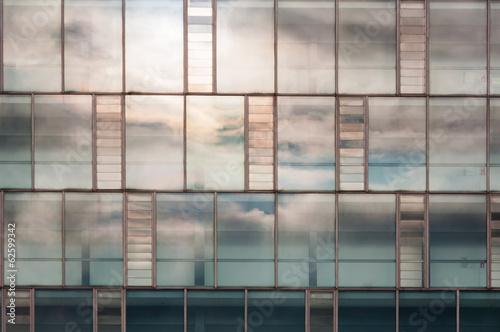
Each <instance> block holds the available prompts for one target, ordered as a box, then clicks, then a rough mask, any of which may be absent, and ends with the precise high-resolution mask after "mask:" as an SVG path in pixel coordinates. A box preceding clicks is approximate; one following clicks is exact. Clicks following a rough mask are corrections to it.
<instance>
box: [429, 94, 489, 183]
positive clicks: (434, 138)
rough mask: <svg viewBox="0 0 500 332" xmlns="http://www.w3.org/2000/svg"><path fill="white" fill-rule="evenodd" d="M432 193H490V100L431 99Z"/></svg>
mask: <svg viewBox="0 0 500 332" xmlns="http://www.w3.org/2000/svg"><path fill="white" fill-rule="evenodd" d="M429 117H430V132H429V190H450V191H461V190H467V191H473V190H474V191H484V190H486V100H485V99H479V98H452V99H444V98H431V99H430V106H429Z"/></svg>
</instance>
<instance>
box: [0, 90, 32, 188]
mask: <svg viewBox="0 0 500 332" xmlns="http://www.w3.org/2000/svg"><path fill="white" fill-rule="evenodd" d="M30 105H31V98H30V97H27V96H2V97H0V174H2V176H0V188H24V189H28V188H31V106H30Z"/></svg>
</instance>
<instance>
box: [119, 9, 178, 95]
mask: <svg viewBox="0 0 500 332" xmlns="http://www.w3.org/2000/svg"><path fill="white" fill-rule="evenodd" d="M117 23H119V22H116V24H117ZM183 29H184V28H183V6H182V1H176V0H163V1H143V0H126V1H125V38H126V39H125V52H126V54H125V60H126V63H125V66H126V69H125V72H126V77H125V81H126V84H127V91H128V92H182V91H183V90H184V85H183V84H184V80H183V75H184V71H183V69H184V64H183V54H184V51H183V50H184V47H183V40H184V33H183V31H184V30H183ZM117 62H119V61H117Z"/></svg>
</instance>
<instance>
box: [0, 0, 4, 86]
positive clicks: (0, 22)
mask: <svg viewBox="0 0 500 332" xmlns="http://www.w3.org/2000/svg"><path fill="white" fill-rule="evenodd" d="M0 8H1V13H0V91H2V92H3V63H4V61H3V0H0Z"/></svg>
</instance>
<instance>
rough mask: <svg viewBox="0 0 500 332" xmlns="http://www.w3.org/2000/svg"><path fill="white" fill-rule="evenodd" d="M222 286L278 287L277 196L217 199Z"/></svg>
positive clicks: (218, 254)
mask: <svg viewBox="0 0 500 332" xmlns="http://www.w3.org/2000/svg"><path fill="white" fill-rule="evenodd" d="M217 241H218V243H217V281H218V285H219V286H242V287H243V286H274V195H272V194H253V195H252V194H219V195H218V196H217Z"/></svg>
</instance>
